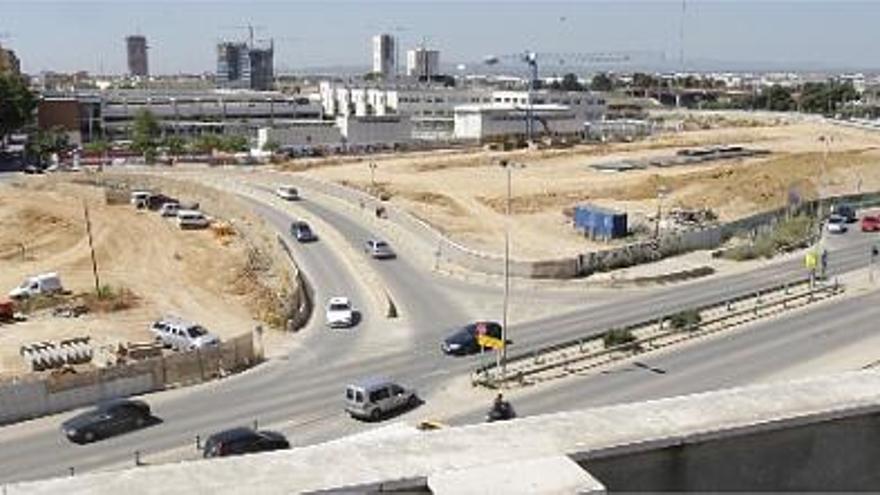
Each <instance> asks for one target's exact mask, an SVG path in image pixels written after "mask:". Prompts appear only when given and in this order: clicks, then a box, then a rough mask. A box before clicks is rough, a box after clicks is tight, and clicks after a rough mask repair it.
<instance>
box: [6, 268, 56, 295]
mask: <svg viewBox="0 0 880 495" xmlns="http://www.w3.org/2000/svg"><path fill="white" fill-rule="evenodd" d="M62 290H64V289H63V288H62V286H61V277H59V276H58V274H57V273H55V272H52V273H41V274H39V275H34V276H33V277H28V278H26V279H25V280H24V282H22V283H21V285H19V286H18V287H16V288H14V289H12V290H11V291H9V297H10V298H11V299H24V298H27V297H31V296H36V295H39V294H53V293H56V292H61V291H62Z"/></svg>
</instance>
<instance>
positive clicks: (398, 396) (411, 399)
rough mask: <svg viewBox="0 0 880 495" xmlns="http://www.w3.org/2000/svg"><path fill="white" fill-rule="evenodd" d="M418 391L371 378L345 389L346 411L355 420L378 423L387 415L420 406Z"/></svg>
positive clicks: (381, 379) (382, 379)
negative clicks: (367, 420)
mask: <svg viewBox="0 0 880 495" xmlns="http://www.w3.org/2000/svg"><path fill="white" fill-rule="evenodd" d="M420 402H421V401H420V400H419V397H418V395H416V391H415V390H413V389H410V388H406V387H403V386H401V385H398V384H396V383H394V382H391V381H389V380H386V379H384V378H370V379H367V380H363V381H360V382H358V383H354V384H351V385H349V386H348V387H346V388H345V411H346V412H347V413H348V414H350V415H351V417H353V418H361V419H369V420H371V421H378V420H379V419H381V418H382V417H383V416H385V415H386V414H388V413H390V412H392V411H396V410H399V409H403V408H410V409H412V408H415V407H416V406H418V405H419V403H420Z"/></svg>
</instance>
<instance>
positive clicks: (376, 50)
mask: <svg viewBox="0 0 880 495" xmlns="http://www.w3.org/2000/svg"><path fill="white" fill-rule="evenodd" d="M396 45H397V40H395V39H394V37H393V36H391V35H390V34H377V35H376V36H373V72H375V73H377V74H381V75H382V76H385V77H388V76H391V75H394V74H395V73H396V71H397V55H396V54H397V47H396Z"/></svg>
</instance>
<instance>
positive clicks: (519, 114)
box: [454, 103, 584, 142]
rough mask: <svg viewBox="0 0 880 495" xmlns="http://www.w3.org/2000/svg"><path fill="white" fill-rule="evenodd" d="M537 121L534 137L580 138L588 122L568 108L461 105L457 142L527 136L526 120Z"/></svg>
mask: <svg viewBox="0 0 880 495" xmlns="http://www.w3.org/2000/svg"><path fill="white" fill-rule="evenodd" d="M529 112H531V115H532V119H533V127H532V133H533V134H532V137H535V138H537V137H541V136H579V135H581V133H582V131H583V126H584V122H583V121H582V120H581V119H580V118H579V117H578V113H577V111H576V110H575V109H573V108H571V107H569V106H566V105H556V104H549V105H548V104H541V105H532V107H531V108H529V107H528V106H527V105H521V104H514V103H492V104H488V105H484V104H481V105H461V106H458V107H456V108H455V133H454V136H455V139H459V140H466V141H480V142H483V141H487V140H495V139H504V138H509V137H519V138H525V137H526V136H527V129H526V116H527V115H528V113H529Z"/></svg>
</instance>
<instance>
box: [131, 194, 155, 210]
mask: <svg viewBox="0 0 880 495" xmlns="http://www.w3.org/2000/svg"><path fill="white" fill-rule="evenodd" d="M152 195H153V193H152V192H150V191H132V192H131V196H130V199H129V201H130V202H131V204H132V205H133V206H134V207H135V208H146V207H148V206H149V204H150V197H151V196H152Z"/></svg>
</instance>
